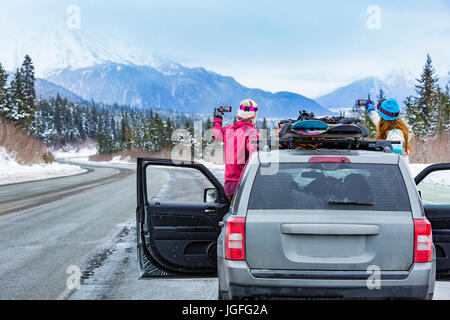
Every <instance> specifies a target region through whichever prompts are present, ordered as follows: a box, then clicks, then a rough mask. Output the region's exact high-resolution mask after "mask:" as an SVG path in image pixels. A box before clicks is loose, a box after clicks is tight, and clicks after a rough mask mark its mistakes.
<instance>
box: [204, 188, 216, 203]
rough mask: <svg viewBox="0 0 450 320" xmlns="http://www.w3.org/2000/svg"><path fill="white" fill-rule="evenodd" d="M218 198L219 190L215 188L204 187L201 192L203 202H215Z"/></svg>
mask: <svg viewBox="0 0 450 320" xmlns="http://www.w3.org/2000/svg"><path fill="white" fill-rule="evenodd" d="M218 199H219V192H218V191H217V189H216V188H208V189H205V192H204V194H203V202H205V203H217V200H218Z"/></svg>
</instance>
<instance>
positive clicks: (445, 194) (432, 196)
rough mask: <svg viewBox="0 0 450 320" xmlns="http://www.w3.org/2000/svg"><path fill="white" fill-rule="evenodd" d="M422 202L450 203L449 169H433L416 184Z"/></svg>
mask: <svg viewBox="0 0 450 320" xmlns="http://www.w3.org/2000/svg"><path fill="white" fill-rule="evenodd" d="M417 189H418V190H419V191H420V194H421V197H422V201H423V203H424V204H450V170H442V171H434V172H432V173H430V174H429V175H427V176H426V177H425V178H424V179H423V180H422V181H421V182H420V183H419V184H418V185H417Z"/></svg>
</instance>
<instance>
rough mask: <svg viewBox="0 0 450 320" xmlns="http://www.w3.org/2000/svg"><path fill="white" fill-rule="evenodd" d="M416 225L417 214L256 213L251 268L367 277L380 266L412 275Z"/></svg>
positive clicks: (250, 236) (250, 220)
mask: <svg viewBox="0 0 450 320" xmlns="http://www.w3.org/2000/svg"><path fill="white" fill-rule="evenodd" d="M411 219H412V218H411V212H382V211H378V212H370V211H351V212H344V211H342V210H339V211H325V210H304V211H299V210H283V211H272V210H252V211H249V212H248V215H247V225H248V226H249V227H248V228H247V230H246V232H247V237H246V241H247V246H248V251H247V252H248V253H247V262H248V264H249V266H250V267H251V268H252V269H278V270H283V269H284V270H336V271H366V270H367V268H368V267H369V266H371V265H377V266H379V267H380V270H385V271H406V270H408V269H409V268H410V266H411V264H412V257H413V254H412V253H413V241H411V239H414V229H413V225H412V223H411ZM258 234H264V235H265V236H264V237H263V238H262V237H260V236H258ZM405 239H407V240H408V239H409V241H405ZM394 244H395V245H394ZM267 252H270V254H267ZM405 252H409V253H410V254H405Z"/></svg>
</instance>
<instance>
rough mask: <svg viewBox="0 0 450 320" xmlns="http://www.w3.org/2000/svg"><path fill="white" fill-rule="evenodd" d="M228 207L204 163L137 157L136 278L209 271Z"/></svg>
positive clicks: (213, 270) (214, 270)
mask: <svg viewBox="0 0 450 320" xmlns="http://www.w3.org/2000/svg"><path fill="white" fill-rule="evenodd" d="M229 207H230V204H229V202H228V201H227V198H226V195H225V191H224V188H223V186H222V184H221V183H220V182H219V180H218V179H217V178H216V177H215V176H214V175H213V174H212V173H211V172H210V171H209V170H208V169H207V168H206V167H205V166H203V165H201V164H197V163H194V162H183V163H174V162H173V161H171V160H162V159H150V158H148V159H138V163H137V215H136V222H137V230H136V232H137V245H138V250H137V251H138V252H137V253H138V265H139V277H140V278H146V277H155V276H211V275H215V274H216V273H217V238H218V236H219V234H220V230H221V228H220V226H219V222H220V221H222V218H223V217H224V215H225V214H226V213H227V212H228V210H229Z"/></svg>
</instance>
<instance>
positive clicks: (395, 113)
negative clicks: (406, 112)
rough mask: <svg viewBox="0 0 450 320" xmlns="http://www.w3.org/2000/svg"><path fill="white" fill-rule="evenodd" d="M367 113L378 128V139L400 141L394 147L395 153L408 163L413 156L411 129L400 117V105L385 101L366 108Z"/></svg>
mask: <svg viewBox="0 0 450 320" xmlns="http://www.w3.org/2000/svg"><path fill="white" fill-rule="evenodd" d="M366 110H367V113H368V114H369V117H370V119H371V120H372V122H373V124H374V125H375V126H376V127H377V137H376V138H377V139H378V140H389V141H400V142H401V144H394V145H393V150H392V151H393V152H395V153H398V154H400V155H402V156H403V157H404V158H405V160H406V161H409V157H408V156H410V155H411V154H412V146H411V142H412V137H413V133H412V131H411V128H410V127H409V126H408V125H407V124H406V123H405V121H403V119H402V118H401V117H400V105H399V104H398V102H397V100H395V99H383V100H380V101H379V102H378V105H377V106H376V107H375V104H374V103H371V104H368V105H367V106H366Z"/></svg>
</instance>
